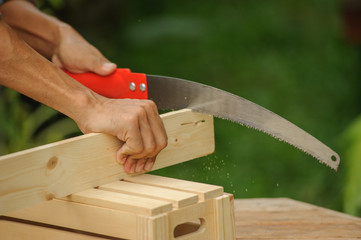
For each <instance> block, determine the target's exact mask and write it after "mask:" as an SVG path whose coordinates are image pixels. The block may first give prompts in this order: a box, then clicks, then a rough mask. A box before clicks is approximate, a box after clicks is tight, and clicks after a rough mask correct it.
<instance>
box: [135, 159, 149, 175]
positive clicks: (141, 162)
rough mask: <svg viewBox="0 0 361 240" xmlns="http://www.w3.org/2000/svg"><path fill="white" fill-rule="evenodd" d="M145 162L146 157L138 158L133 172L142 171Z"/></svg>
mask: <svg viewBox="0 0 361 240" xmlns="http://www.w3.org/2000/svg"><path fill="white" fill-rule="evenodd" d="M146 162H147V159H146V158H143V159H138V161H137V163H136V166H135V172H137V173H139V172H143V171H144V166H145V164H146Z"/></svg>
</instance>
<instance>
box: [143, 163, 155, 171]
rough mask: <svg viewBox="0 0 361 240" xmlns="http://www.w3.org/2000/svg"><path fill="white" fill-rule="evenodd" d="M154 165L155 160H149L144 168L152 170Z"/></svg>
mask: <svg viewBox="0 0 361 240" xmlns="http://www.w3.org/2000/svg"><path fill="white" fill-rule="evenodd" d="M153 165H154V162H153V161H150V162H147V165H145V167H144V169H145V170H146V171H150V170H152V168H153Z"/></svg>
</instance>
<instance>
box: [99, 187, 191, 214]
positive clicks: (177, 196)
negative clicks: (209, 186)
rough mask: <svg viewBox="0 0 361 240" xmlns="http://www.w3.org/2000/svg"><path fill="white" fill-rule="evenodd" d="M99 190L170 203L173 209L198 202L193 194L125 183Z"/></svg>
mask: <svg viewBox="0 0 361 240" xmlns="http://www.w3.org/2000/svg"><path fill="white" fill-rule="evenodd" d="M99 189H101V190H105V191H112V192H120V193H124V194H130V195H136V196H142V197H148V198H150V199H158V200H162V201H167V202H171V203H172V204H173V207H175V208H181V207H185V206H188V205H191V204H194V203H197V202H198V195H197V194H194V193H188V192H183V191H176V190H172V189H167V188H160V187H153V186H149V185H143V184H136V183H130V182H125V181H116V182H112V183H108V184H104V185H101V186H99Z"/></svg>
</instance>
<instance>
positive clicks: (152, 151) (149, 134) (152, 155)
mask: <svg viewBox="0 0 361 240" xmlns="http://www.w3.org/2000/svg"><path fill="white" fill-rule="evenodd" d="M97 98H98V99H99V98H100V101H99V102H101V104H100V105H97V106H96V107H95V108H93V109H91V110H90V111H89V109H88V111H86V113H85V114H82V116H81V117H80V119H82V120H80V122H78V126H79V127H80V129H81V130H82V131H83V132H84V133H88V132H102V133H107V134H110V135H113V136H116V137H117V138H118V139H119V140H121V141H123V142H124V144H123V145H122V146H121V148H120V149H119V150H118V152H117V162H118V163H120V164H123V165H124V169H125V171H126V172H127V173H134V172H142V171H150V170H151V169H152V167H153V165H154V162H155V159H156V156H157V155H158V153H159V152H160V151H161V150H162V149H163V148H165V147H166V145H167V135H166V132H165V129H164V126H163V122H162V120H161V118H160V117H159V115H158V110H157V107H156V105H155V104H154V102H152V101H149V100H131V99H108V98H103V97H101V96H97Z"/></svg>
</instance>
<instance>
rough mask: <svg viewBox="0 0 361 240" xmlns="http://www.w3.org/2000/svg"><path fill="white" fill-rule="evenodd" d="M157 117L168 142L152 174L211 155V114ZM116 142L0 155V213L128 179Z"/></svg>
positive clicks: (99, 138)
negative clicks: (163, 127)
mask: <svg viewBox="0 0 361 240" xmlns="http://www.w3.org/2000/svg"><path fill="white" fill-rule="evenodd" d="M162 119H163V122H164V125H165V128H166V131H167V134H168V139H169V140H168V146H167V148H166V149H164V150H163V151H162V152H161V153H160V154H159V155H158V158H157V161H156V163H155V165H154V168H153V169H154V170H156V169H159V168H163V167H166V166H170V165H174V164H177V163H180V162H184V161H187V160H191V159H194V158H197V157H201V156H204V155H207V154H210V153H212V152H213V151H214V132H213V118H212V116H209V115H205V114H200V113H195V112H192V111H191V110H187V109H185V110H181V111H177V112H171V113H167V114H163V115H162ZM120 144H121V142H120V141H119V140H117V139H116V138H115V137H112V136H109V135H105V134H87V135H83V136H79V137H75V138H72V139H67V140H64V141H60V142H56V143H52V144H47V145H43V146H40V147H37V148H33V149H29V150H25V151H21V152H17V153H13V154H9V155H5V156H2V157H0V215H2V214H4V213H6V212H9V211H11V210H15V209H18V208H22V207H25V206H30V205H34V204H36V203H40V202H43V201H47V200H51V199H53V198H59V197H64V196H67V195H69V194H71V193H74V192H79V191H82V190H86V189H89V188H92V187H95V186H99V185H101V184H105V183H109V182H113V181H116V180H119V179H122V178H124V177H126V176H129V175H128V174H127V173H125V172H124V170H123V168H122V167H120V166H119V165H118V164H117V163H116V162H115V157H116V151H117V150H118V148H119V147H120Z"/></svg>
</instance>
